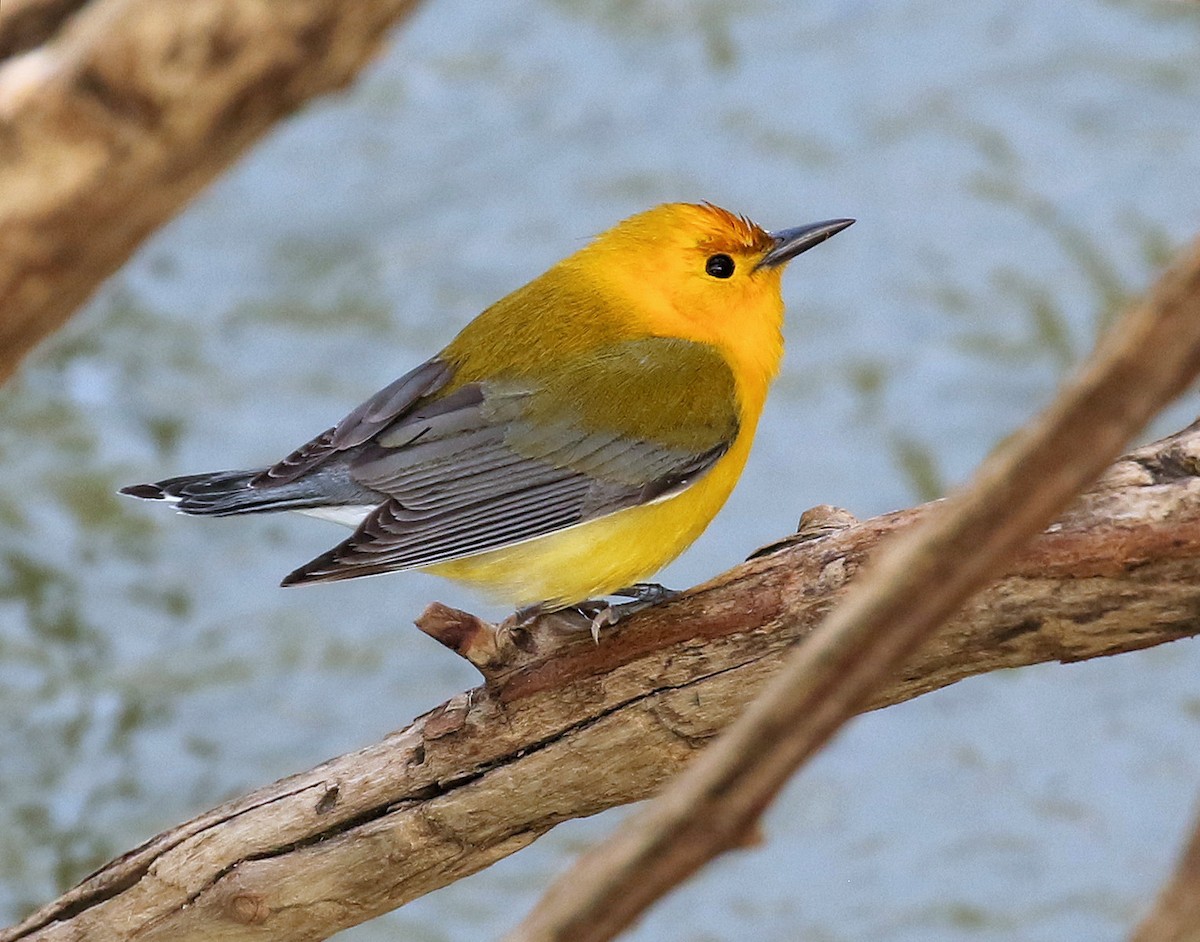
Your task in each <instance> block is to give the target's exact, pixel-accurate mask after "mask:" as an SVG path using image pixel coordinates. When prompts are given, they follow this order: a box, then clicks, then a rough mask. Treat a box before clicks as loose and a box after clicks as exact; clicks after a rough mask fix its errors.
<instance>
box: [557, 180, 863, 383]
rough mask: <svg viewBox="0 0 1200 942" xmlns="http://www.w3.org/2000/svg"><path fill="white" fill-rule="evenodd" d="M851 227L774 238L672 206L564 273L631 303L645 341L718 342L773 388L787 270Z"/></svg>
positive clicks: (648, 215)
mask: <svg viewBox="0 0 1200 942" xmlns="http://www.w3.org/2000/svg"><path fill="white" fill-rule="evenodd" d="M853 221H854V220H852V219H833V220H828V221H826V222H820V223H816V224H814V225H809V226H801V227H798V228H795V229H786V230H783V231H780V232H768V231H766V230H765V229H762V228H761V227H759V226H757V225H755V224H754V223H753V222H751V221H750V220H749V219H746V218H745V217H744V216H738V215H735V214H734V213H731V212H729V211H728V210H725V209H721V208H720V207H718V206H713V205H712V204H710V203H699V204H696V203H666V204H664V205H662V206H656V207H654V208H653V209H649V210H647V211H645V212H643V213H638V214H637V215H636V216H631V217H630V218H628V219H626V220H624V221H623V222H620V223H618V224H617V225H616V226H614V227H613V228H611V229H609V230H608V231H607V232H605V233H603V234H602V235H600V236H598V237H597V238H596V240H595V241H594V242H592V244H591V245H589V246H587V247H586V248H584V249H583V250H581V251H580V252H577V253H576V254H575V255H573V256H571V258H569V259H567V260H566V261H565V262H564V263H563V264H564V265H565V266H569V267H571V268H572V269H574V270H575V271H577V272H578V273H579V274H580V275H582V276H584V277H586V278H587V279H588V280H589V281H592V282H593V283H598V284H602V285H603V290H604V291H606V292H615V293H616V294H617V295H619V296H621V297H623V298H624V299H625V301H626V304H625V305H623V307H625V308H626V310H627V311H629V312H630V314H631V316H632V317H633V318H634V319H635V322H636V326H638V327H641V328H643V329H644V330H645V331H646V332H647V333H650V334H654V335H658V336H677V337H685V338H687V339H689V340H697V341H702V342H705V343H710V344H712V345H714V346H716V347H718V348H720V349H721V350H722V352H723V353H725V355H726V356H728V357H729V358H730V359H731V360H733V361H736V362H737V363H738V364H739V366H741V367H742V368H743V369H745V370H746V371H747V375H748V376H750V377H753V378H754V379H756V380H758V381H759V382H761V384H762V385H763V386H764V387H765V384H766V383H767V382H769V381H770V379H771V378H772V377H773V376H774V375H775V373H776V371H777V370H778V366H779V359H780V356H781V354H782V351H783V336H782V332H781V328H782V324H783V296H782V293H781V291H780V280H781V275H782V273H783V268H784V266H785V264H786V263H787V262H788V261H790V260H791V259H792V258H794V257H795V256H797V255H799V254H800V253H801V252H803V251H805V250H807V249H809V248H812V247H813V246H814V245H817V244H818V243H820V242H823V241H824V240H825V239H827V238H829V237H830V236H832V235H834V234H836V233H838V232H840V231H841V230H842V229H845V228H846V227H847V226H849V225H850V224H851V223H852V222H853Z"/></svg>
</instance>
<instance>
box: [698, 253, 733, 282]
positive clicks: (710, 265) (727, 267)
mask: <svg viewBox="0 0 1200 942" xmlns="http://www.w3.org/2000/svg"><path fill="white" fill-rule="evenodd" d="M704 270H705V271H706V272H708V273H709V274H710V275H712V276H713V277H714V278H729V277H732V275H733V259H732V258H730V257H729V256H728V255H726V254H725V253H724V252H722V253H720V254H719V255H710V256H709V257H708V261H707V262H705V263H704Z"/></svg>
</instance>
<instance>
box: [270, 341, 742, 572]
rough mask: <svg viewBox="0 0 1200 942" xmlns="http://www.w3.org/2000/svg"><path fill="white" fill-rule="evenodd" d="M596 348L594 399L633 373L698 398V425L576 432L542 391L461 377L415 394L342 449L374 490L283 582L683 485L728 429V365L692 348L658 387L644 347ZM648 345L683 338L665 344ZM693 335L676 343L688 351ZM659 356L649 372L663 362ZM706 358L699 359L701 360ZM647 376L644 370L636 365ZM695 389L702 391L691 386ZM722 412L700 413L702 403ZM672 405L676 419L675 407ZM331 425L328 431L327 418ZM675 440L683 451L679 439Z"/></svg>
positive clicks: (444, 547)
mask: <svg viewBox="0 0 1200 942" xmlns="http://www.w3.org/2000/svg"><path fill="white" fill-rule="evenodd" d="M656 341H657V338H651V339H650V340H642V341H638V342H635V343H634V344H631V346H630V349H629V351H628V353H629V355H628V356H621V355H617V356H607V357H605V358H604V360H603V361H598V362H597V363H595V364H590V363H589V365H588V366H587V368H586V371H585V372H586V373H587V375H588V377H589V380H590V381H591V382H594V383H596V385H595V386H594V387H592V388H594V389H595V391H596V392H595V394H596V395H604V391H605V381H606V380H607V381H610V382H613V383H620V382H622V381H624V380H628V379H629V371H631V370H637V371H639V377H638V379H639V381H642V382H644V383H645V384H646V388H648V389H656V390H667V394H668V395H669V394H670V390H671V389H672V388H677V389H679V392H678V393H677V394H678V395H680V396H687V397H689V399H688V402H689V403H690V402H697V401H698V402H700V403H703V404H705V405H706V406H707V409H706V410H703V415H701V414H700V413H701V411H702V410H697V418H696V421H697V423H698V427H699V426H700V425H702V426H703V428H702V430H700V431H699V432H698V433H697V434H694V435H691V436H686V435H685V436H679V435H676V436H674V439H675V440H674V441H673V442H672V443H671V444H667V443H664V442H663V441H661V440H653V439H646V438H639V437H636V436H633V435H630V434H628V433H622V432H621V431H620V430H618V429H615V428H599V429H595V428H591V429H587V430H585V429H584V427H583V423H581V421H580V416H579V415H578V414H577V413H576V412H575V411H573V410H572V409H570V408H567V409H565V410H561V411H555V412H553V413H551V414H553V416H554V418H553V419H552V420H548V419H547V418H546V415H547V410H546V409H545V408H543V406H544V405H545V391H544V390H543V389H535V388H532V387H530V386H522V385H521V384H520V383H515V382H510V383H483V384H479V383H474V384H470V385H466V386H462V387H460V388H459V389H457V390H454V391H453V392H451V393H449V394H446V395H443V396H441V397H440V398H438V397H433V398H432V399H430V400H427V401H425V402H422V403H418V404H417V405H416V406H415V407H413V408H412V409H411V410H410V411H409V412H408V413H407V414H404V415H402V416H401V417H399V418H398V419H397V420H395V421H393V422H392V424H391V425H389V426H388V427H386V428H385V429H383V430H382V431H377V432H375V433H374V435H373V437H372V438H370V439H368V440H366V441H364V442H362V443H360V445H359V446H358V447H357V448H355V449H354V451H353V453H352V457H350V458H349V463H348V470H349V474H350V477H351V479H352V480H353V481H354V482H355V483H356V484H358V485H360V486H361V487H363V488H365V489H368V490H369V491H372V492H376V493H379V494H381V495H384V496H385V497H386V499H385V500H384V501H383V502H382V503H381V504H380V505H379V506H378V507H377V508H376V509H375V510H374V511H373V512H372V513H371V514H370V515H369V516H368V517H367V518H366V519H365V520H364V521H363V523H362V524H361V525H360V526H359V527H358V529H357V530H356V531H355V532H354V534H353V535H352V536H351V537H350V538H349V539H347V540H346V541H344V542H343V543H341V544H340V545H338V546H336V547H335V548H334V549H332V550H330V551H329V552H328V553H325V554H323V555H321V556H319V557H317V558H316V559H314V560H312V562H310V563H308V564H307V565H305V566H303V567H301V568H300V569H298V570H296V571H295V572H293V573H291V574H290V575H289V576H288V577H287V578H286V579H285V580H284V584H285V585H291V584H295V583H301V582H314V581H333V580H338V579H349V578H354V577H356V576H365V575H370V574H372V573H380V572H388V571H394V570H403V569H414V568H420V567H424V566H429V565H432V564H435V563H439V562H446V561H448V560H452V559H458V558H461V557H464V556H470V555H474V554H476V553H481V552H484V551H487V550H491V549H496V548H498V547H501V546H506V545H510V544H513V543H518V542H521V541H523V540H528V539H531V538H533V537H537V536H542V535H545V534H547V533H551V532H553V531H556V530H561V529H564V528H566V527H569V526H574V525H575V524H578V523H583V522H586V521H588V520H592V519H596V518H598V517H602V516H605V515H607V514H611V513H615V512H616V511H619V510H623V509H626V508H629V507H634V506H637V505H639V504H643V503H646V502H648V501H652V500H654V499H656V498H660V497H663V496H666V495H669V494H671V493H674V492H677V491H678V490H680V489H682V488H684V487H686V486H688V485H689V484H690V483H692V482H693V481H694V480H695V479H696V478H697V477H698V476H700V475H702V474H703V473H704V472H705V471H707V470H708V469H709V468H710V467H711V466H712V465H713V464H714V463H715V462H716V461H717V460H718V459H719V458H720V457H721V455H723V454H724V453H725V452H726V451H727V450H728V448H729V446H730V444H731V443H732V441H733V438H734V437H735V436H736V434H737V417H736V401H735V398H734V393H733V382H732V376H731V375H730V374H729V370H728V366H727V365H726V364H725V363H724V360H722V359H721V358H720V357H719V356H718V355H717V354H716V352H715V351H712V350H711V348H704V349H703V350H701V351H700V353H699V354H696V355H697V356H702V357H703V358H704V361H705V362H704V364H703V365H704V366H705V369H702V370H697V371H695V375H694V376H692V377H690V378H689V383H688V385H687V387H686V388H680V384H678V383H675V384H674V387H673V386H672V384H671V383H657V382H655V377H654V375H653V371H654V369H655V367H654V366H653V365H652V366H651V367H649V368H648V367H647V365H646V364H647V358H646V356H645V354H646V348H647V344H648V343H649V344H655V342H656ZM658 343H660V344H674V345H679V344H687V342H686V341H676V340H666V339H663V340H661V341H658ZM701 346H702V345H699V344H687V347H688V348H689V349H690V348H699V347H701ZM669 352H670V353H671V354H672V356H668V357H665V358H661V360H660V362H661V363H662V364H663V365H662V366H660V367H657V368H659V369H670V367H669V365H668V364H669V363H670V362H671V361H672V359H673V357H674V355H675V354H677V353H678V351H676V350H672V351H669ZM710 360H711V362H710ZM647 373H648V374H649V375H645V374H647ZM697 384H702V385H707V386H710V387H711V388H706V389H697V388H695V387H696V385H697ZM714 393H715V394H716V396H717V401H720V402H721V403H722V410H723V411H724V412H725V413H727V414H723V415H722V416H720V417H719V420H718V421H715V422H714V421H713V417H712V415H711V412H712V409H711V403H712V402H713V401H714V398H713V396H714ZM675 405H676V409H674V410H673V414H675V413H678V414H680V415H682V416H683V421H684V422H685V423H686V422H687V421H688V419H687V416H688V415H689V411H688V407H687V404H686V403H685V404H684V408H683V409H682V411H680V410H679V409H678V405H679V404H675ZM339 427H340V426H339ZM681 439H683V440H687V441H688V442H689V444H688V445H687V446H684V445H681V444H680V440H681Z"/></svg>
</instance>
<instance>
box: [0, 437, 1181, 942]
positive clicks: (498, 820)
mask: <svg viewBox="0 0 1200 942" xmlns="http://www.w3.org/2000/svg"><path fill="white" fill-rule="evenodd" d="M929 512H930V507H929V506H928V505H927V506H923V507H918V508H915V509H912V510H906V511H901V512H898V513H894V514H889V515H887V516H883V517H879V518H875V519H872V520H868V521H865V522H863V523H853V524H851V523H849V521H848V520H847V519H846V518H845V517H844V516H843V517H842V518H838V517H837V516H833V515H830V514H828V513H821V512H817V513H810V514H809V515H806V518H807V519H806V526H805V527H804V528H803V530H802V532H801V533H799V534H798V535H797V536H796V537H794V538H792V539H790V540H787V541H784V542H783V543H781V544H778V545H776V546H775V547H772V548H770V551H769V552H768V553H767V555H763V556H761V557H759V558H755V559H752V560H751V561H749V562H747V563H745V564H743V565H741V566H739V567H737V568H735V569H733V570H731V571H730V572H728V573H725V574H724V575H722V576H720V577H719V578H717V579H715V580H713V581H712V582H710V583H707V584H705V585H703V586H699V587H697V588H696V589H693V590H692V591H690V592H689V593H687V595H686V596H685V597H684V598H682V599H680V600H679V601H677V602H673V603H671V604H669V605H666V606H663V607H660V608H656V609H652V610H650V611H648V612H645V613H643V614H642V615H639V616H636V617H634V618H631V619H629V620H628V621H626V622H622V623H621V624H620V625H618V626H617V627H616V628H614V629H612V630H611V631H609V632H606V634H605V635H604V636H603V637H602V638H601V642H600V644H599V645H594V644H593V643H592V641H591V638H590V636H589V635H588V633H587V632H586V631H584V630H578V631H576V630H571V631H563V630H562V628H561V626H557V627H556V626H555V625H554V624H547V623H540V624H539V625H537V626H536V627H535V629H534V630H532V631H529V632H512V631H507V630H502V631H499V632H497V631H496V630H494V629H493V628H492V627H491V626H489V625H487V624H486V623H483V622H479V621H478V620H477V619H472V618H471V617H470V616H467V615H465V614H463V613H455V612H453V611H452V610H448V609H438V610H436V611H434V612H431V613H430V614H429V617H427V618H426V619H425V622H424V623H425V625H426V627H427V630H429V631H430V632H431V633H432V634H434V635H435V636H438V637H440V638H442V639H443V640H444V641H445V642H447V643H449V644H450V645H452V646H456V647H459V648H461V649H462V650H463V651H464V652H466V653H469V654H473V662H474V663H476V664H477V665H478V666H480V667H481V669H482V671H483V673H484V675H485V677H486V678H487V682H486V683H485V685H484V686H482V687H480V688H478V689H475V690H472V691H470V692H468V693H464V694H461V695H459V696H457V697H455V698H454V699H452V700H450V701H449V702H447V703H445V704H443V705H442V706H440V707H438V708H437V709H435V710H433V711H432V712H430V713H428V714H426V715H425V716H423V717H421V718H420V719H418V720H417V721H416V722H415V723H414V724H413V725H411V726H410V727H408V728H407V729H405V730H402V731H399V732H397V733H395V734H393V735H391V736H389V737H388V738H387V739H386V740H385V741H384V742H382V743H379V744H378V745H375V746H371V747H369V748H367V749H363V750H361V751H359V752H356V753H352V754H350V755H346V756H343V757H341V758H338V759H334V760H331V761H330V762H327V763H325V764H324V765H322V766H319V767H318V768H316V769H313V770H312V771H310V772H305V773H303V774H300V775H296V776H293V777H291V778H288V779H284V780H282V781H280V782H277V783H276V784H274V785H271V786H268V787H266V788H263V789H261V790H259V791H257V792H255V793H253V794H251V795H248V796H246V797H244V798H242V799H239V800H236V801H233V802H230V803H228V804H226V805H223V806H221V807H220V808H217V809H214V810H213V811H210V812H208V813H206V814H203V815H201V816H199V817H198V818H196V819H194V820H193V821H190V822H188V823H186V824H183V825H181V826H179V827H177V828H173V829H172V830H170V831H168V832H165V833H163V834H161V835H159V836H157V837H155V838H153V839H152V840H150V841H149V842H147V843H146V844H144V845H142V846H141V847H139V848H137V849H135V850H133V851H130V852H129V853H128V854H126V855H125V856H123V857H121V858H119V859H118V860H116V861H113V862H112V863H111V864H109V865H107V866H106V867H105V868H103V869H102V870H101V871H99V872H98V873H97V874H95V875H94V876H92V877H90V878H89V879H88V880H86V881H84V883H82V884H81V885H80V886H79V887H77V888H75V889H73V890H71V891H70V892H68V893H67V894H65V895H64V896H63V897H62V898H61V899H59V900H57V901H56V902H54V903H52V904H50V905H49V906H47V907H46V908H44V909H43V910H41V911H39V912H37V913H35V914H33V915H32V916H30V917H29V918H28V919H27V920H26V921H25V922H23V923H22V924H21V925H20V926H17V927H14V928H12V929H10V930H8V931H0V940H3V942H14V940H18V939H21V940H33V939H37V940H51V939H53V940H84V939H105V940H112V942H122V940H129V939H133V938H137V939H138V940H140V942H146V940H160V939H161V940H167V939H170V940H173V942H188V940H200V939H204V940H211V939H216V938H219V939H222V940H242V939H245V940H250V939H254V940H265V939H279V940H285V939H286V940H289V942H292V940H295V942H304V940H315V939H323V938H327V937H328V936H330V935H331V934H333V933H334V932H336V931H338V930H339V929H342V928H345V927H347V926H350V925H353V924H356V923H359V922H362V921H365V920H367V919H369V918H371V917H373V916H375V915H378V914H380V913H382V912H385V911H387V910H389V909H392V908H394V907H396V906H399V905H401V904H403V903H405V902H407V901H409V900H411V899H414V898H416V897H418V896H420V895H422V894H424V893H427V892H429V891H431V890H434V889H436V888H438V887H440V886H444V885H446V884H448V883H450V882H453V881H454V880H457V879H459V878H461V877H463V876H466V875H467V874H470V873H473V872H475V871H477V870H479V869H482V868H483V867H486V866H488V865H489V864H491V863H492V862H494V861H495V860H498V859H500V858H501V857H504V856H506V855H507V854H510V853H512V852H514V851H516V850H518V849H520V848H521V847H524V846H526V845H527V844H529V843H530V842H531V841H533V840H535V839H536V838H537V837H538V836H539V835H541V834H542V833H544V832H545V831H547V830H548V829H550V828H551V827H553V826H554V825H555V824H558V823H559V822H561V821H564V820H567V819H569V818H574V817H580V816H583V815H589V814H594V813H595V812H598V811H601V810H603V809H605V808H609V807H612V806H614V805H618V804H622V803H625V802H630V801H636V800H638V799H641V798H645V797H646V796H647V795H649V794H650V793H651V792H653V791H654V789H655V788H656V787H657V786H658V785H660V784H661V783H662V782H663V781H664V780H665V779H666V778H667V777H668V776H670V775H671V774H672V773H674V772H676V771H677V770H678V769H679V768H680V767H681V766H682V765H683V764H685V763H686V762H687V761H688V759H689V758H691V756H692V755H694V753H695V752H696V750H697V749H699V747H700V746H702V745H703V744H704V743H705V742H706V741H707V740H708V739H709V738H710V737H712V736H713V735H714V734H715V733H716V732H717V731H719V730H720V729H721V728H722V727H724V726H725V725H726V724H727V723H729V722H730V721H731V720H732V719H733V718H734V717H735V716H736V715H737V714H738V713H739V712H740V711H741V709H742V708H743V707H744V706H745V705H746V703H747V702H748V700H749V699H750V698H751V697H752V696H753V695H754V694H755V693H757V692H758V690H759V689H760V688H761V686H762V684H763V682H764V681H765V680H766V679H767V678H768V677H769V676H770V675H771V674H772V673H773V672H774V671H775V670H776V668H777V667H778V665H779V663H780V661H781V657H782V655H783V654H784V653H785V652H786V651H787V650H788V649H789V648H790V647H791V646H792V645H794V644H795V643H796V642H797V641H798V640H800V639H802V638H804V637H805V636H806V635H807V634H808V633H809V632H810V631H811V629H812V628H813V626H814V625H816V624H817V623H818V622H819V621H820V620H821V618H822V617H823V616H824V615H825V613H826V612H827V611H828V610H829V609H830V608H831V606H832V605H833V604H834V603H835V602H837V601H838V599H839V598H840V597H841V595H842V594H843V591H844V589H845V586H846V583H847V581H848V580H849V579H850V578H852V577H853V576H854V575H855V573H857V572H858V571H859V569H860V567H861V566H862V565H863V562H864V560H865V559H866V557H867V556H868V555H869V554H870V553H871V552H872V550H873V549H874V547H875V546H876V544H877V543H878V542H879V540H881V539H882V538H884V537H885V536H887V535H888V534H891V533H894V532H896V531H898V530H903V529H905V528H908V527H910V526H911V525H912V524H913V523H915V522H916V521H918V520H920V519H921V518H923V517H925V516H926V515H927V514H928V513H929ZM1198 633H1200V427H1193V428H1191V429H1188V430H1187V431H1185V432H1182V433H1180V434H1179V435H1177V436H1174V437H1173V438H1171V439H1167V440H1165V441H1164V442H1160V443H1157V444H1155V445H1152V446H1147V447H1146V448H1143V449H1141V450H1139V451H1137V452H1135V453H1133V454H1132V455H1130V456H1129V457H1128V458H1126V459H1124V460H1122V461H1121V462H1119V463H1118V464H1117V465H1115V466H1114V467H1113V468H1112V470H1111V471H1110V472H1109V474H1108V475H1107V476H1106V478H1105V479H1104V480H1103V481H1102V482H1101V484H1100V485H1099V486H1097V488H1096V489H1095V490H1094V491H1093V492H1092V493H1090V494H1089V495H1087V496H1085V497H1084V498H1082V499H1081V500H1080V501H1079V502H1078V503H1077V504H1076V505H1075V506H1074V507H1073V508H1072V509H1071V510H1070V511H1069V512H1068V513H1067V514H1066V515H1065V516H1063V517H1062V518H1061V520H1060V521H1059V522H1058V523H1057V524H1056V525H1055V526H1054V527H1052V528H1051V529H1050V530H1049V531H1048V532H1046V533H1044V534H1042V535H1041V536H1039V537H1038V538H1037V539H1036V540H1035V541H1034V542H1033V544H1032V545H1031V546H1030V547H1029V548H1028V549H1027V550H1026V551H1025V552H1024V553H1023V554H1022V555H1021V556H1020V557H1019V559H1018V561H1017V562H1016V564H1015V565H1014V566H1012V567H1011V568H1010V570H1009V573H1008V575H1007V576H1006V577H1005V578H1004V579H1002V580H1001V581H1000V582H998V583H997V584H995V585H994V586H992V587H991V588H989V589H988V590H987V591H985V592H984V593H982V594H981V595H979V596H977V597H976V598H975V600H974V601H973V602H972V603H970V604H969V605H968V607H967V608H966V609H965V610H964V611H963V612H961V613H960V614H959V615H958V616H957V617H956V618H955V619H954V620H953V621H951V622H950V623H949V624H948V625H947V626H946V627H945V628H944V629H943V630H942V631H941V632H940V633H939V634H938V635H937V636H936V637H935V638H934V639H933V641H932V643H930V644H929V645H927V646H925V647H924V648H923V649H922V650H921V651H920V652H919V653H918V655H917V656H916V657H915V658H914V659H913V660H912V661H910V662H909V663H907V664H906V665H905V666H904V668H903V670H902V671H901V673H900V674H898V675H897V676H896V677H894V678H893V679H892V681H891V682H890V683H889V684H888V685H887V687H886V688H885V689H884V690H882V691H880V692H879V694H878V695H877V696H876V698H875V699H874V701H873V703H872V706H873V707H879V706H884V705H887V704H890V703H896V702H899V701H902V700H906V699H909V698H911V697H914V696H917V695H918V694H921V693H925V692H927V691H930V690H933V689H936V688H939V687H943V686H945V685H947V684H950V683H953V682H955V681H957V680H960V679H962V678H963V677H966V676H969V675H972V674H978V673H982V672H985V671H990V670H996V669H998V668H1002V667H1018V666H1021V665H1024V664H1033V663H1038V662H1042V661H1051V660H1062V661H1074V660H1082V659H1084V658H1090V657H1098V656H1102V655H1106V654H1114V653H1118V652H1121V651H1129V650H1134V649H1138V648H1144V647H1148V646H1150V645H1155V644H1161V643H1163V642H1165V641H1170V640H1172V639H1175V638H1180V637H1185V636H1191V635H1195V634H1198Z"/></svg>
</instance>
